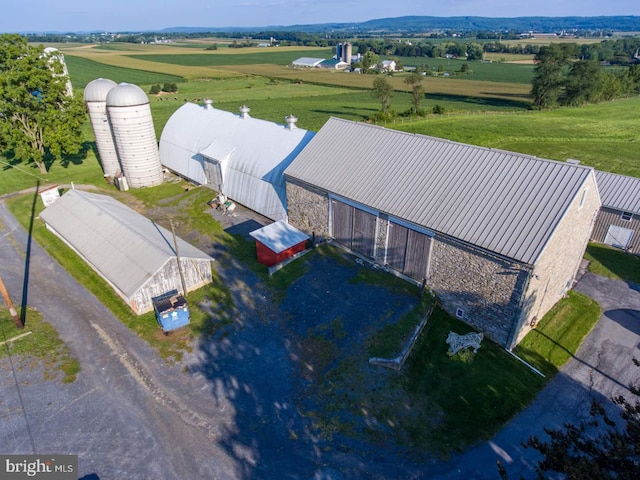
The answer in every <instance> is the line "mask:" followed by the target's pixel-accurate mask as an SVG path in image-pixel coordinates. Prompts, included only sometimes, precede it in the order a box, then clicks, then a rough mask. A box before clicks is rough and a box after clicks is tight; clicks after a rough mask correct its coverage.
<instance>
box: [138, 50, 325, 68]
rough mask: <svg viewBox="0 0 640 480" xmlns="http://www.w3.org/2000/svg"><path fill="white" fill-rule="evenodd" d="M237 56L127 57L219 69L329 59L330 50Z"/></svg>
mask: <svg viewBox="0 0 640 480" xmlns="http://www.w3.org/2000/svg"><path fill="white" fill-rule="evenodd" d="M239 50H240V52H239V53H237V54H235V53H234V54H229V53H227V52H225V53H220V52H218V51H217V50H211V51H209V52H207V53H206V54H166V55H163V54H133V55H127V56H129V57H131V58H136V59H138V60H149V61H152V62H159V63H168V64H170V65H183V66H186V67H204V66H207V67H219V66H224V65H254V64H260V63H268V64H275V65H282V66H286V65H289V64H290V63H291V62H293V61H294V60H296V59H297V58H300V57H313V58H327V59H328V58H331V56H332V55H333V52H332V49H330V48H327V49H314V50H289V49H279V48H269V49H266V48H264V49H259V50H257V49H250V50H248V51H247V52H242V50H243V49H239Z"/></svg>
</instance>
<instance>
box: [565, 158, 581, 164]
mask: <svg viewBox="0 0 640 480" xmlns="http://www.w3.org/2000/svg"><path fill="white" fill-rule="evenodd" d="M567 163H570V164H571V165H580V160H576V159H574V158H567Z"/></svg>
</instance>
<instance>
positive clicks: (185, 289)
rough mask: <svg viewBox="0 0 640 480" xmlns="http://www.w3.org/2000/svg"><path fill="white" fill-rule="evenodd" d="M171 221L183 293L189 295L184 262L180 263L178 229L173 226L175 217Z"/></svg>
mask: <svg viewBox="0 0 640 480" xmlns="http://www.w3.org/2000/svg"><path fill="white" fill-rule="evenodd" d="M169 223H170V224H171V233H173V248H174V249H175V251H176V260H177V261H178V272H180V281H181V282H182V293H183V295H184V296H185V297H186V296H187V284H186V282H185V281H184V274H183V273H182V264H181V263H180V252H179V251H178V242H177V241H176V229H175V227H174V226H173V219H172V218H170V219H169Z"/></svg>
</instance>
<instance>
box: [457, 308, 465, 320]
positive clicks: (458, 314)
mask: <svg viewBox="0 0 640 480" xmlns="http://www.w3.org/2000/svg"><path fill="white" fill-rule="evenodd" d="M456 317H458V318H464V310H463V309H461V308H458V309H456Z"/></svg>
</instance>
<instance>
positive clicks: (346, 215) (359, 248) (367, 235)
mask: <svg viewBox="0 0 640 480" xmlns="http://www.w3.org/2000/svg"><path fill="white" fill-rule="evenodd" d="M331 224H332V226H333V238H334V240H335V241H336V242H339V243H341V244H342V245H344V246H345V247H347V248H349V249H351V250H353V251H354V252H357V253H360V254H361V255H364V256H366V257H373V253H374V248H375V239H376V216H375V215H372V214H371V213H368V212H365V211H364V210H360V209H359V208H355V207H352V206H351V205H347V204H346V203H344V202H340V201H339V200H331Z"/></svg>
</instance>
